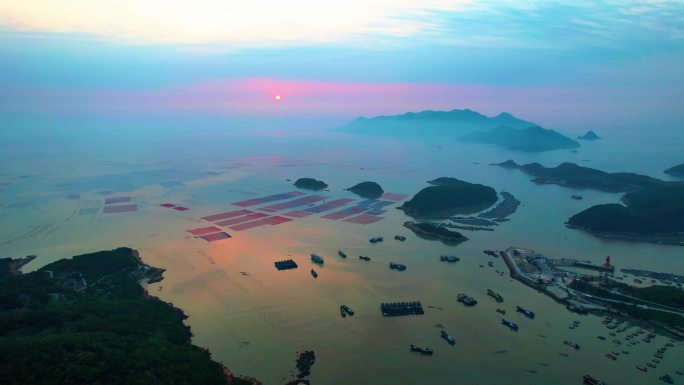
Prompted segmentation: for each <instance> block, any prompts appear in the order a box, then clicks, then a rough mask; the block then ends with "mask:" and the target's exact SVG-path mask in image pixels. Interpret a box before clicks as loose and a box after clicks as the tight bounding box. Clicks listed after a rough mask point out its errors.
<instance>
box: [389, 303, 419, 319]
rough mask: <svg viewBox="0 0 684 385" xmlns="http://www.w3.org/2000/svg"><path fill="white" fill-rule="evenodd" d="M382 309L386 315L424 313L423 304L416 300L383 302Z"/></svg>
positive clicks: (396, 315)
mask: <svg viewBox="0 0 684 385" xmlns="http://www.w3.org/2000/svg"><path fill="white" fill-rule="evenodd" d="M380 310H382V315H383V316H385V317H398V316H403V315H423V314H425V311H424V310H423V305H421V303H420V301H414V302H391V303H384V302H383V303H381V304H380Z"/></svg>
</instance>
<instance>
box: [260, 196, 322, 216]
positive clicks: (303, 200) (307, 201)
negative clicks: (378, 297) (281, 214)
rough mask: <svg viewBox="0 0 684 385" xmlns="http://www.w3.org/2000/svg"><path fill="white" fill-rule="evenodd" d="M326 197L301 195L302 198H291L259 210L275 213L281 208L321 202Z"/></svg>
mask: <svg viewBox="0 0 684 385" xmlns="http://www.w3.org/2000/svg"><path fill="white" fill-rule="evenodd" d="M325 199H327V197H325V196H323V195H309V196H305V197H301V198H298V199H294V200H291V201H288V202H284V203H278V204H275V205H270V206H266V207H262V208H260V209H258V210H259V211H268V212H271V213H274V212H276V211H280V210H284V209H291V208H295V207H300V206H304V205H308V204H311V203H316V202H320V201H322V200H325Z"/></svg>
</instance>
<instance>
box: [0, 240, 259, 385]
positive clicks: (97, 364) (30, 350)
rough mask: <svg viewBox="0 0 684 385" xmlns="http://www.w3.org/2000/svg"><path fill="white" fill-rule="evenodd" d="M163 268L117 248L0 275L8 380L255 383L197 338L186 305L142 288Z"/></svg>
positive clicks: (1, 366)
mask: <svg viewBox="0 0 684 385" xmlns="http://www.w3.org/2000/svg"><path fill="white" fill-rule="evenodd" d="M12 263H16V262H13V260H11V259H9V258H6V259H1V260H0V265H3V266H2V269H0V270H2V271H5V272H8V271H11V269H10V264H12ZM19 263H21V262H19ZM162 272H163V270H161V269H157V268H154V267H151V266H148V265H146V264H144V263H143V262H142V261H141V260H140V258H139V256H138V253H137V251H135V250H132V249H129V248H118V249H115V250H110V251H100V252H97V253H91V254H84V255H79V256H75V257H73V258H71V259H62V260H59V261H57V262H54V263H51V264H49V265H47V266H45V267H43V268H40V269H38V270H36V271H34V272H31V273H27V274H21V272H17V273H12V274H5V275H4V276H2V277H0V324H2V325H3V327H2V330H1V331H0V343H1V344H2V346H3V348H4V349H3V350H4V354H0V356H2V359H1V360H0V372H2V373H4V375H3V382H4V383H8V384H53V383H65V384H67V383H68V384H75V385H78V384H95V383H99V384H119V383H145V384H181V383H183V384H216V385H225V384H226V383H229V381H231V380H232V383H233V384H241V385H248V384H253V383H254V382H253V381H249V380H246V379H243V378H240V377H233V375H232V374H231V373H230V371H229V370H228V369H226V368H225V367H224V366H223V365H222V364H220V363H218V362H215V361H213V360H212V359H211V355H210V353H209V351H208V350H207V349H203V348H200V347H197V346H194V345H192V343H191V337H192V333H191V332H190V328H189V327H188V326H186V325H185V324H184V323H183V320H184V319H185V318H186V316H185V314H184V313H183V311H182V310H180V309H178V308H175V307H173V306H172V305H171V304H168V303H166V302H163V301H161V300H160V299H158V298H155V297H152V296H150V295H148V294H147V292H146V291H145V289H144V288H143V287H142V286H141V285H140V283H141V282H143V283H146V282H149V281H150V280H157V279H159V276H160V275H161V273H162Z"/></svg>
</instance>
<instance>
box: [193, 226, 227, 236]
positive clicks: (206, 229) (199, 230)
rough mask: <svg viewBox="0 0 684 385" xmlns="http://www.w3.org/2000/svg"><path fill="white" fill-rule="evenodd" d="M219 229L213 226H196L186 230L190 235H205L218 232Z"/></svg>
mask: <svg viewBox="0 0 684 385" xmlns="http://www.w3.org/2000/svg"><path fill="white" fill-rule="evenodd" d="M220 231H221V229H219V228H218V227H215V226H207V227H198V228H196V229H192V230H188V233H190V234H192V235H207V234H212V233H218V232H220Z"/></svg>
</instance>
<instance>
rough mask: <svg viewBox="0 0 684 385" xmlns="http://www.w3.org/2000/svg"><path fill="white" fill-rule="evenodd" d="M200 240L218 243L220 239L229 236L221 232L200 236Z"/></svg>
mask: <svg viewBox="0 0 684 385" xmlns="http://www.w3.org/2000/svg"><path fill="white" fill-rule="evenodd" d="M200 238H202V239H204V240H205V241H207V242H215V241H220V240H222V239H227V238H230V234H228V233H224V232H223V231H221V232H220V233H214V234H207V235H202V236H200Z"/></svg>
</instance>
